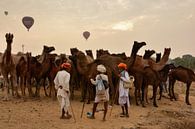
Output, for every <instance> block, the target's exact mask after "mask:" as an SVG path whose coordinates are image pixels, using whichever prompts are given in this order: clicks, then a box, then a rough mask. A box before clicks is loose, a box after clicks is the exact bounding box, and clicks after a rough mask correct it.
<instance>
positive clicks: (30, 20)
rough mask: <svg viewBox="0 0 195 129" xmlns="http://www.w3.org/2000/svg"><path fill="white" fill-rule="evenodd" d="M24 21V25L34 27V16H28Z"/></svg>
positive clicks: (28, 27)
mask: <svg viewBox="0 0 195 129" xmlns="http://www.w3.org/2000/svg"><path fill="white" fill-rule="evenodd" d="M22 23H23V24H24V26H25V27H26V28H27V29H28V31H29V29H30V28H31V27H32V25H33V24H34V19H33V18H32V17H29V16H26V17H23V18H22Z"/></svg>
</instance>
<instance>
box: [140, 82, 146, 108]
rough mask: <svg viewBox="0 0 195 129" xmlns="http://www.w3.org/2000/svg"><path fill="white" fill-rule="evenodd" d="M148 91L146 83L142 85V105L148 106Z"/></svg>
mask: <svg viewBox="0 0 195 129" xmlns="http://www.w3.org/2000/svg"><path fill="white" fill-rule="evenodd" d="M146 93H147V91H146V85H143V86H142V96H141V97H142V99H141V102H142V107H146V105H145V100H144V99H145V97H146V96H145V94H146Z"/></svg>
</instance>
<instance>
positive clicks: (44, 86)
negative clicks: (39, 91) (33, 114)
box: [43, 78, 51, 97]
mask: <svg viewBox="0 0 195 129" xmlns="http://www.w3.org/2000/svg"><path fill="white" fill-rule="evenodd" d="M45 81H46V79H45V78H44V79H43V88H44V92H45V96H48V94H47V90H46V85H45ZM49 87H50V92H49V96H50V97H51V86H50V85H49Z"/></svg>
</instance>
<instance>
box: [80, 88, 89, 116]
mask: <svg viewBox="0 0 195 129" xmlns="http://www.w3.org/2000/svg"><path fill="white" fill-rule="evenodd" d="M87 90H88V87H86V91H87ZM85 98H86V94H85V95H84V98H83V100H84V102H83V107H82V111H81V118H82V117H83V111H84V108H85Z"/></svg>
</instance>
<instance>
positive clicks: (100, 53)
mask: <svg viewBox="0 0 195 129" xmlns="http://www.w3.org/2000/svg"><path fill="white" fill-rule="evenodd" d="M102 55H110V53H109V51H108V50H104V49H99V50H96V58H99V57H100V56H102Z"/></svg>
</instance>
